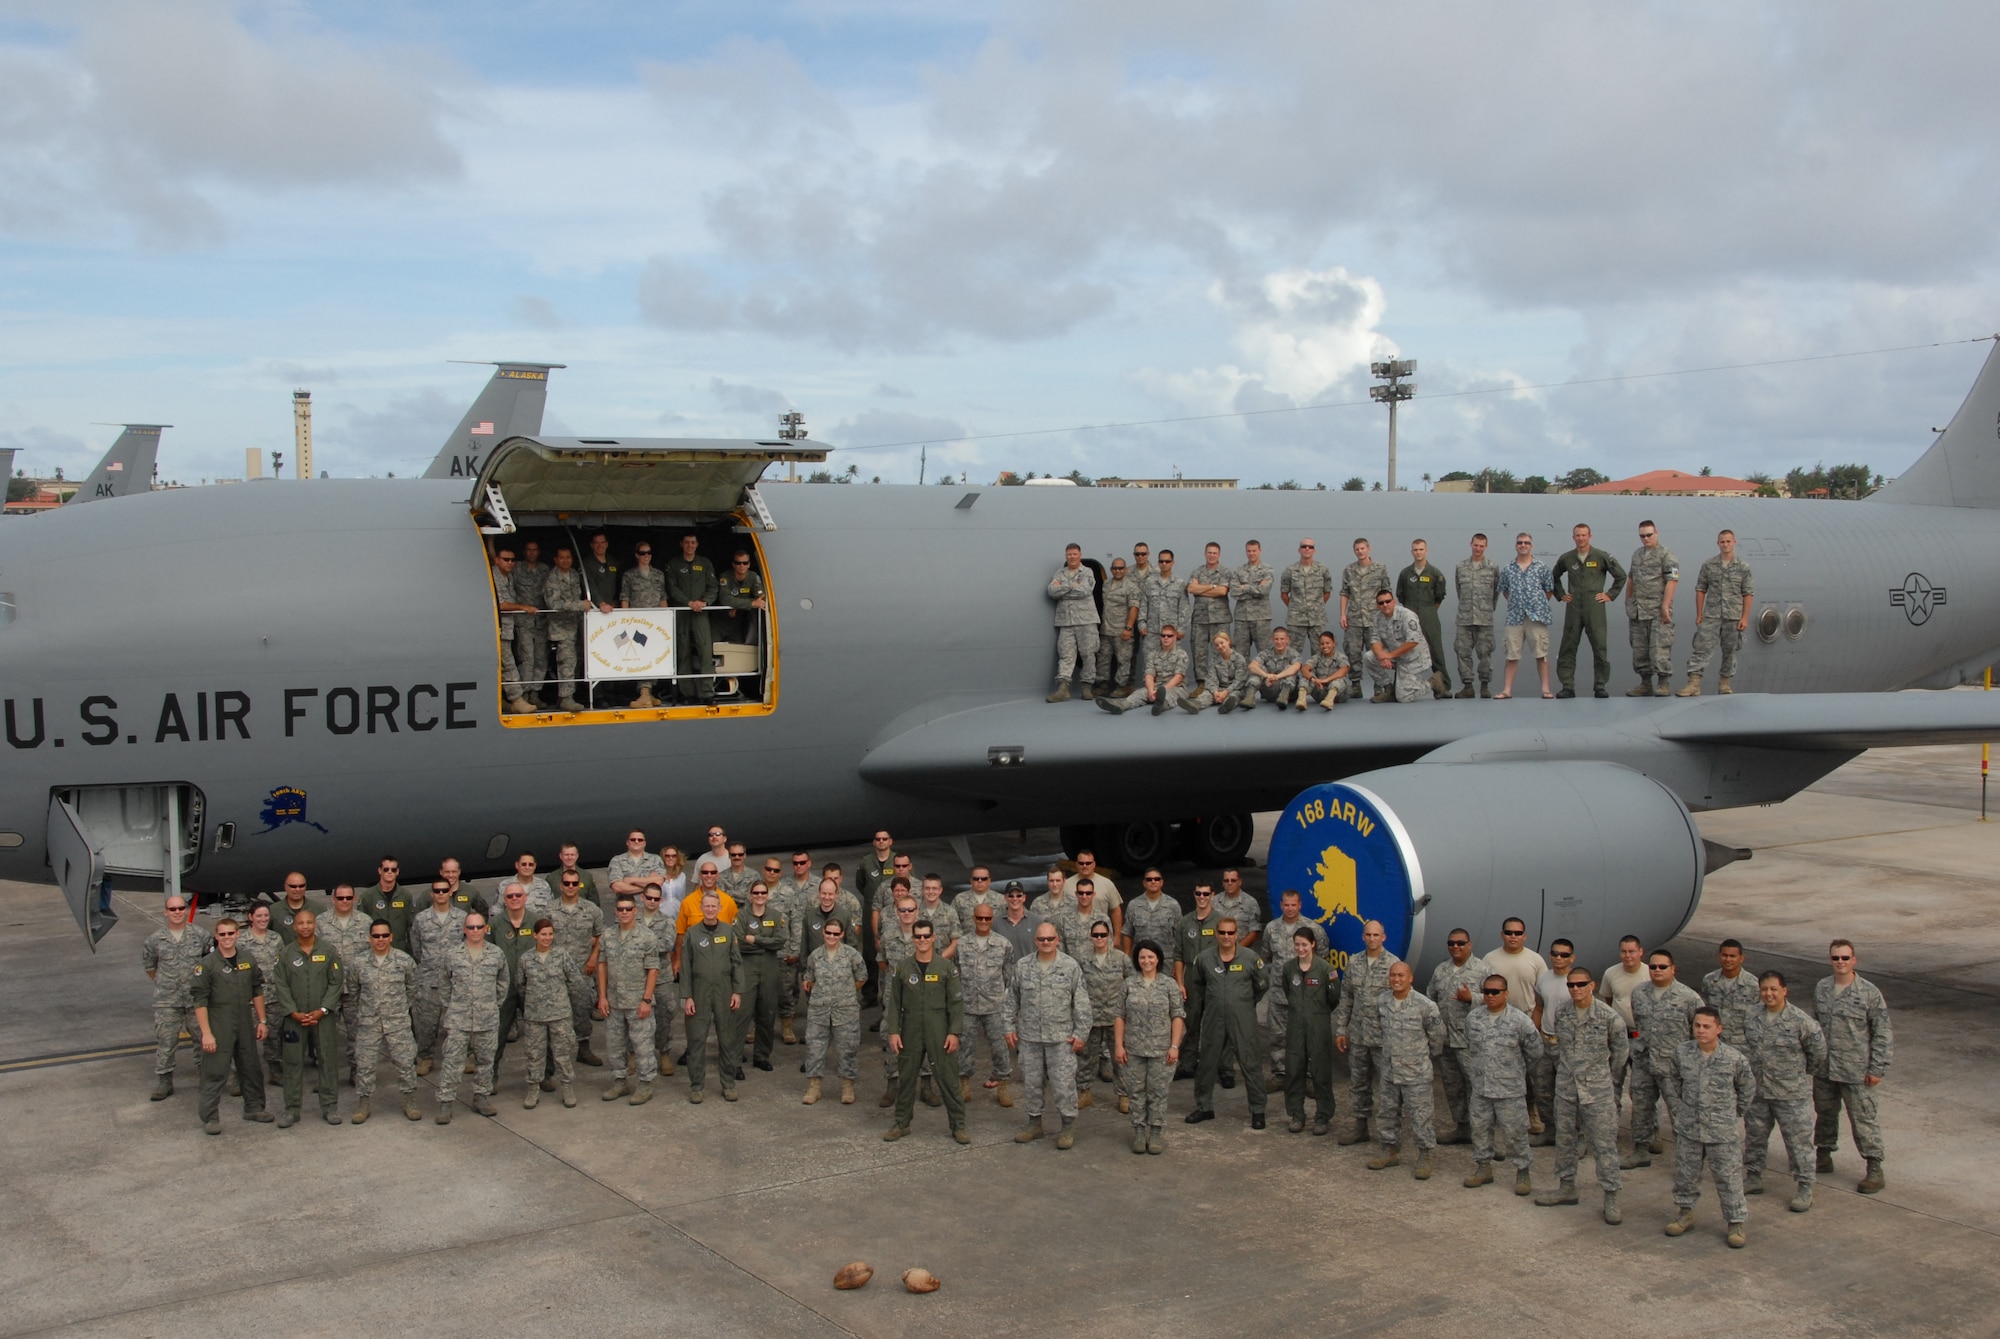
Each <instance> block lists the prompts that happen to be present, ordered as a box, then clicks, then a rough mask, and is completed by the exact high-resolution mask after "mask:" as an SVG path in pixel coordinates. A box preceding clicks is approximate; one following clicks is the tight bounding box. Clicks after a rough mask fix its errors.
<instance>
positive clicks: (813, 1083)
mask: <svg viewBox="0 0 2000 1339" xmlns="http://www.w3.org/2000/svg"><path fill="white" fill-rule="evenodd" d="M817 1101H819V1080H818V1079H807V1080H806V1095H805V1096H804V1097H802V1098H800V1099H799V1104H800V1105H801V1106H808V1107H809V1106H811V1105H813V1104H814V1103H815V1102H817Z"/></svg>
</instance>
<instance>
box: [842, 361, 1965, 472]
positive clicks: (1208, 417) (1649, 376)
mask: <svg viewBox="0 0 2000 1339" xmlns="http://www.w3.org/2000/svg"><path fill="white" fill-rule="evenodd" d="M1990 339H2000V335H1977V336H1974V337H1972V338H1970V339H1943V340H1938V341H1936V342H1934V343H1930V344H1897V345H1893V346H1890V347H1888V348H1881V349H1854V350H1850V351H1848V352H1845V353H1814V354H1806V355H1804V356H1802V357H1798V358H1766V359H1763V360H1761V361H1758V362H1754V363H1718V364H1716V365H1715V366H1713V367H1680V368H1674V369H1672V370H1670V371H1665V372H1621V373H1618V374H1616V375H1613V376H1604V377H1579V378H1577V379H1576V380H1574V381H1544V382H1539V383H1534V384H1530V385H1521V386H1479V387H1475V388H1473V389H1471V390H1462V391H1429V392H1426V393H1424V394H1420V395H1417V396H1414V397H1412V398H1415V399H1418V400H1460V399H1466V398H1469V397H1471V396H1474V395H1517V394H1519V393H1521V392H1523V391H1552V390H1563V389H1566V388H1568V387H1572V386H1603V385H1608V384H1610V383H1613V382H1619V381H1655V380H1658V379H1660V378H1662V377H1691V376H1698V375H1701V374H1703V373H1708V372H1742V371H1749V370H1752V369H1755V368H1760V367H1787V366H1790V365H1792V364H1794V363H1823V362H1830V361H1832V360H1834V359H1838V358H1872V357H1875V356H1877V355H1879V354H1885V353H1910V352H1913V351H1915V350H1918V349H1945V348H1952V347H1954V346H1956V345H1960V344H1982V343H1984V342H1986V341H1987V340H1990ZM1373 403H1374V400H1373V399H1368V400H1327V401H1322V402H1321V403H1319V404H1301V405H1285V406H1281V407H1279V408H1276V409H1238V410H1232V411H1231V412H1229V413H1224V414H1186V415H1182V416H1180V417H1177V418H1140V419H1130V420H1127V421H1125V422H1122V423H1078V424H1073V425H1071V426H1070V427H1066V428H1023V429H1021V430H1019V431H1016V432H982V433H974V434H971V435H969V436H965V437H952V438H948V439H946V441H947V443H948V444H949V443H956V442H994V441H1002V440H1005V439H1008V438H1013V437H1048V436H1053V435H1055V434H1057V433H1065V432H1103V431H1105V430H1107V429H1111V428H1158V427H1164V426H1166V425H1168V424H1173V423H1213V422H1215V421H1217V420H1219V419H1227V418H1261V417H1264V416H1266V415H1269V414H1303V413H1307V412H1309V411H1311V410H1317V409H1355V408H1359V407H1361V406H1363V405H1368V404H1373ZM937 440H938V439H937V438H936V437H924V438H919V439H917V440H914V441H908V442H870V443H869V444H867V445H866V446H836V447H831V448H829V449H830V450H833V451H890V450H895V449H896V448H898V447H908V446H927V445H929V444H930V443H932V442H935V441H937Z"/></svg>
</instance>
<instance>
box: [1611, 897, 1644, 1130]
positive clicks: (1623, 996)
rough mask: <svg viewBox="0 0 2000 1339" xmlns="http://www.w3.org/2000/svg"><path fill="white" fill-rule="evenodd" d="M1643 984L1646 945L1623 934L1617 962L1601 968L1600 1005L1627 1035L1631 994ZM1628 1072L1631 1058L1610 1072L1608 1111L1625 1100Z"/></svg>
mask: <svg viewBox="0 0 2000 1339" xmlns="http://www.w3.org/2000/svg"><path fill="white" fill-rule="evenodd" d="M1645 984H1646V946H1645V945H1644V944H1641V943H1640V942H1639V936H1637V935H1626V936H1625V937H1624V938H1623V939H1621V940H1619V941H1618V961H1617V962H1614V963H1612V964H1611V965H1610V966H1609V967H1607V968H1605V969H1604V996H1603V999H1604V1002H1605V1003H1606V1004H1608V1005H1610V1006H1611V1007H1612V1008H1613V1009H1614V1010H1616V1011H1617V1014H1618V1017H1619V1018H1620V1019H1622V1020H1624V1023H1625V1031H1626V1034H1627V1035H1628V1036H1629V1035H1630V1034H1631V1033H1632V1031H1633V1029H1634V1026H1635V1025H1634V1024H1633V1022H1632V992H1633V991H1635V990H1637V989H1638V988H1639V987H1640V986H1643V985H1645ZM1631 1072H1632V1058H1631V1057H1630V1056H1629V1055H1628V1056H1627V1057H1626V1058H1625V1063H1624V1064H1622V1065H1620V1066H1618V1068H1617V1069H1615V1070H1613V1071H1612V1072H1611V1097H1612V1110H1613V1112H1614V1113H1615V1112H1616V1110H1617V1108H1618V1105H1619V1104H1620V1103H1622V1102H1623V1101H1624V1100H1625V1078H1626V1076H1627V1075H1629V1074H1630V1073H1631Z"/></svg>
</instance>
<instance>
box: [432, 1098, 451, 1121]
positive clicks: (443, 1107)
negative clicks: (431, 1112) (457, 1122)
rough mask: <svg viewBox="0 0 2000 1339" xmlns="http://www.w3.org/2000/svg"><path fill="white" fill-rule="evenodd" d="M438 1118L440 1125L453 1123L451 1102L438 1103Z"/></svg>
mask: <svg viewBox="0 0 2000 1339" xmlns="http://www.w3.org/2000/svg"><path fill="white" fill-rule="evenodd" d="M436 1120H437V1123H438V1124H439V1125H449V1124H451V1103H449V1102H440V1103H438V1114H437V1117H436Z"/></svg>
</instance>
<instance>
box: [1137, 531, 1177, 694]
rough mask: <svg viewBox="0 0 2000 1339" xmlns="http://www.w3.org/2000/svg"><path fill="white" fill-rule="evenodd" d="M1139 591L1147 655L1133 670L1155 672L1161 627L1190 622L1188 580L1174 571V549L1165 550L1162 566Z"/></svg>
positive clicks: (1149, 576) (1142, 672) (1140, 629)
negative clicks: (1154, 662) (1176, 574)
mask: <svg viewBox="0 0 2000 1339" xmlns="http://www.w3.org/2000/svg"><path fill="white" fill-rule="evenodd" d="M1139 591H1140V600H1139V635H1140V637H1141V638H1142V639H1143V640H1144V642H1145V655H1144V658H1143V660H1142V662H1141V663H1140V664H1138V665H1136V666H1134V668H1133V673H1135V674H1151V673H1152V672H1153V657H1154V656H1157V655H1158V654H1159V653H1160V629H1162V628H1164V627H1168V626H1170V625H1171V626H1172V627H1175V628H1181V629H1185V628H1186V627H1187V626H1188V607H1187V582H1186V581H1184V580H1182V579H1181V578H1179V577H1177V576H1175V575H1174V558H1173V551H1172V550H1171V549H1169V550H1165V551H1163V552H1162V553H1161V555H1160V564H1159V568H1158V570H1156V571H1153V572H1150V573H1148V574H1147V575H1146V576H1145V577H1144V578H1142V579H1141V580H1140V582H1139ZM1182 672H1183V673H1185V672H1186V671H1182ZM1161 677H1162V678H1164V677H1165V676H1161ZM1133 683H1134V684H1137V683H1138V680H1137V679H1134V680H1133Z"/></svg>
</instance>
